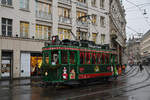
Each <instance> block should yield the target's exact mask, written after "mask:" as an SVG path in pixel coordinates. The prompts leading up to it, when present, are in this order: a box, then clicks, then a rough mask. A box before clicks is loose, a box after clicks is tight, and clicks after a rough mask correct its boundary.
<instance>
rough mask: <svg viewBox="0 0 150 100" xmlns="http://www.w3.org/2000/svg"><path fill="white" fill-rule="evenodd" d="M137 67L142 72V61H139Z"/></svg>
mask: <svg viewBox="0 0 150 100" xmlns="http://www.w3.org/2000/svg"><path fill="white" fill-rule="evenodd" d="M139 68H140V71H141V72H142V70H143V66H142V63H141V62H140V63H139Z"/></svg>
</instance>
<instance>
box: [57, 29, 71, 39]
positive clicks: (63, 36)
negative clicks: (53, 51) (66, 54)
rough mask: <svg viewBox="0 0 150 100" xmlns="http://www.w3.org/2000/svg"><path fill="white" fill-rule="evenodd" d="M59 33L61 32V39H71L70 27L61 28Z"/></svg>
mask: <svg viewBox="0 0 150 100" xmlns="http://www.w3.org/2000/svg"><path fill="white" fill-rule="evenodd" d="M58 33H59V39H60V40H63V39H71V36H70V30H68V29H62V28H59V29H58Z"/></svg>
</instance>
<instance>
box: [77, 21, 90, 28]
mask: <svg viewBox="0 0 150 100" xmlns="http://www.w3.org/2000/svg"><path fill="white" fill-rule="evenodd" d="M77 24H78V26H80V27H88V22H83V21H78V22H77Z"/></svg>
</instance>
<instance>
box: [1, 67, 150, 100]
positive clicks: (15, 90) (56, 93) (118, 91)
mask: <svg viewBox="0 0 150 100" xmlns="http://www.w3.org/2000/svg"><path fill="white" fill-rule="evenodd" d="M14 83H15V82H14ZM14 83H13V84H14ZM16 83H17V84H22V85H14V86H13V85H12V86H10V85H11V84H10V83H9V82H7V81H6V82H0V100H150V68H149V67H145V69H144V70H143V71H142V72H140V70H139V68H138V67H137V66H135V67H133V68H130V67H128V68H127V69H126V74H124V75H122V76H120V77H118V79H117V80H113V79H110V81H109V82H102V83H99V84H95V85H88V86H84V87H73V88H71V87H57V88H53V87H51V86H50V87H47V88H43V87H40V86H39V85H38V84H36V85H35V83H33V82H31V83H32V84H30V80H22V81H19V82H18V81H17V82H16ZM7 84H8V86H5V85H7Z"/></svg>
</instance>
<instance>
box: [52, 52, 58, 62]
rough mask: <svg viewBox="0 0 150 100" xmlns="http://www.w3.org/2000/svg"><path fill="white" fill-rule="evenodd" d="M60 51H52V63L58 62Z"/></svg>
mask: <svg viewBox="0 0 150 100" xmlns="http://www.w3.org/2000/svg"><path fill="white" fill-rule="evenodd" d="M58 58H59V57H58V51H52V52H51V63H52V65H56V64H58Z"/></svg>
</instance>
